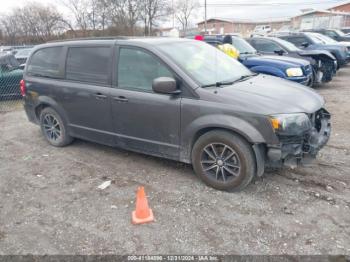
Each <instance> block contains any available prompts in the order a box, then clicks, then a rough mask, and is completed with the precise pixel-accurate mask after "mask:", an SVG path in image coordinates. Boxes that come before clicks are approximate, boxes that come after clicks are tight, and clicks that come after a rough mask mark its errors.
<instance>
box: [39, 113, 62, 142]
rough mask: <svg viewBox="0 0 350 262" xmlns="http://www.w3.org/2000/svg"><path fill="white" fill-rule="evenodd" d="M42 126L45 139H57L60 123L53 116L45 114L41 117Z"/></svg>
mask: <svg viewBox="0 0 350 262" xmlns="http://www.w3.org/2000/svg"><path fill="white" fill-rule="evenodd" d="M43 126H44V130H45V135H46V137H47V139H49V140H51V141H57V140H58V139H59V138H60V137H61V127H60V123H59V122H58V120H57V118H56V117H55V116H53V115H51V114H46V115H45V116H44V119H43Z"/></svg>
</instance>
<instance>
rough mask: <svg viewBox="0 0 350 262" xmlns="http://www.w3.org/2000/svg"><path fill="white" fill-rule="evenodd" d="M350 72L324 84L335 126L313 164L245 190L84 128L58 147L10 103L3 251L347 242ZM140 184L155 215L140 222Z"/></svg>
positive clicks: (305, 247)
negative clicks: (91, 138)
mask: <svg viewBox="0 0 350 262" xmlns="http://www.w3.org/2000/svg"><path fill="white" fill-rule="evenodd" d="M349 82H350V67H348V68H345V69H342V70H341V71H340V72H339V74H338V76H337V77H336V78H335V79H334V80H333V82H331V83H330V84H327V85H324V86H322V87H320V88H318V91H319V92H320V93H321V94H322V95H324V96H325V98H326V100H327V108H328V109H329V111H330V112H331V113H332V114H333V121H332V122H333V127H334V129H333V134H332V137H331V140H330V142H329V144H328V146H327V147H325V148H324V149H323V150H322V152H321V153H320V156H319V158H318V160H317V162H316V163H315V165H314V166H313V167H310V168H299V169H296V170H280V171H270V172H266V173H265V175H264V177H263V179H258V180H257V181H256V182H255V183H254V184H252V185H251V186H249V187H248V188H247V189H246V190H245V191H244V192H241V193H225V192H220V191H216V190H214V189H211V188H208V187H206V186H205V185H204V184H203V183H201V182H200V181H199V180H198V179H197V178H196V177H195V175H194V174H193V172H192V169H191V167H190V166H187V165H183V164H179V163H176V162H172V161H166V160H162V159H158V158H154V157H149V156H144V155H140V154H135V153H131V152H126V151H122V150H118V149H114V148H109V147H105V146H100V145H97V144H93V143H89V142H84V141H80V140H77V141H75V142H74V143H73V144H72V145H71V146H69V147H66V148H54V147H52V146H50V145H48V144H47V143H46V142H45V141H44V139H43V137H42V136H41V134H40V131H39V128H38V127H37V126H35V125H33V124H31V123H29V122H28V121H27V120H26V116H25V114H24V112H23V111H21V110H16V111H14V112H9V113H2V114H0V254H26V253H32V254H107V253H116V254H125V253H129V254H135V253H136V254H145V253H148V254H150V253H151V254H165V253H167V254H185V253H186V254H285V253H287V254H350V117H349V116H350V103H349V100H350V86H349ZM104 180H113V184H112V185H111V186H110V187H108V188H107V189H105V190H99V189H97V186H98V185H100V184H101V183H102V182H103V181H104ZM139 185H144V186H145V188H146V192H147V194H148V195H149V201H150V205H151V207H152V209H153V211H154V214H155V218H156V222H154V223H151V224H148V225H142V226H134V225H132V224H131V212H132V210H133V209H134V204H135V203H134V201H135V191H136V188H137V187H138V186H139Z"/></svg>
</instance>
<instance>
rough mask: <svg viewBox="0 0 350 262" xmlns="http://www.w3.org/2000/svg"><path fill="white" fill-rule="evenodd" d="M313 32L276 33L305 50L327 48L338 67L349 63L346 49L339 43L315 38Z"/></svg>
mask: <svg viewBox="0 0 350 262" xmlns="http://www.w3.org/2000/svg"><path fill="white" fill-rule="evenodd" d="M314 34H315V33H309V32H297V33H290V34H282V35H276V36H277V37H279V38H281V39H284V40H286V41H288V42H291V43H293V44H294V45H296V46H297V47H299V48H301V49H306V50H327V51H329V52H330V53H331V54H332V55H334V57H335V58H336V59H337V63H338V67H341V66H344V65H346V64H347V63H349V57H348V50H347V48H346V47H345V46H342V45H339V44H325V42H324V41H322V40H320V39H319V38H317V37H316V36H315V35H314Z"/></svg>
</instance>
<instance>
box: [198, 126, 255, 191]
mask: <svg viewBox="0 0 350 262" xmlns="http://www.w3.org/2000/svg"><path fill="white" fill-rule="evenodd" d="M192 165H193V168H194V170H195V172H196V174H197V175H198V176H199V177H200V178H201V179H202V180H203V181H204V182H205V183H206V184H207V185H209V186H211V187H213V188H216V189H219V190H226V191H239V190H242V189H243V188H245V187H246V186H247V185H248V184H249V183H250V182H251V181H252V179H253V178H254V176H255V173H256V161H255V157H254V154H253V152H252V149H251V146H250V145H249V144H248V143H247V142H246V141H245V140H244V139H242V138H241V137H239V136H238V135H235V134H233V133H230V132H227V131H221V130H216V131H211V132H208V133H206V134H204V135H202V136H201V137H200V138H199V139H198V140H197V141H196V143H195V145H194V147H193V149H192Z"/></svg>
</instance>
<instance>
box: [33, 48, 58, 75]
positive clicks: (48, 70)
mask: <svg viewBox="0 0 350 262" xmlns="http://www.w3.org/2000/svg"><path fill="white" fill-rule="evenodd" d="M62 52H63V48H62V47H61V46H58V47H47V48H43V49H40V50H38V51H36V52H35V53H34V54H33V56H32V57H31V59H30V61H29V64H28V69H27V72H28V73H29V74H31V75H37V76H44V77H55V78H56V77H59V76H60V70H59V61H60V57H61V56H62Z"/></svg>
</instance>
